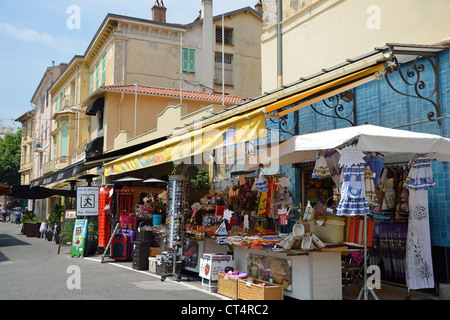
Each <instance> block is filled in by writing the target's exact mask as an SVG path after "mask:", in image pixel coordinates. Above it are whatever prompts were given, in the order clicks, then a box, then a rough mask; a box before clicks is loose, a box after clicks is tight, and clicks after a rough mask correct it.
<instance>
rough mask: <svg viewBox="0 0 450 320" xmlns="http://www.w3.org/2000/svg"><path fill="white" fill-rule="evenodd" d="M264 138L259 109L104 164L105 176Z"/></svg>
mask: <svg viewBox="0 0 450 320" xmlns="http://www.w3.org/2000/svg"><path fill="white" fill-rule="evenodd" d="M263 137H267V130H266V122H265V117H264V114H263V113H262V112H261V108H260V109H257V110H254V111H252V112H249V113H247V114H244V115H239V116H235V117H232V118H229V119H226V120H224V121H222V122H220V123H215V124H213V125H210V126H208V127H206V128H199V129H197V130H195V131H192V132H188V133H185V134H183V135H180V136H176V137H172V138H170V139H168V140H166V141H162V142H159V143H157V144H154V145H152V146H150V147H147V148H144V149H142V150H139V151H136V152H134V153H131V154H129V155H126V156H124V157H121V158H119V159H116V160H114V161H111V162H109V163H107V164H106V165H105V171H104V172H105V176H110V175H117V174H121V173H125V172H129V171H134V170H140V169H145V168H149V167H152V166H155V165H159V164H163V163H166V162H172V161H176V160H180V159H183V158H187V157H191V156H194V155H198V154H201V153H203V152H206V151H211V150H213V149H216V148H219V147H223V146H227V145H232V144H237V143H242V142H245V141H250V140H253V139H256V138H263Z"/></svg>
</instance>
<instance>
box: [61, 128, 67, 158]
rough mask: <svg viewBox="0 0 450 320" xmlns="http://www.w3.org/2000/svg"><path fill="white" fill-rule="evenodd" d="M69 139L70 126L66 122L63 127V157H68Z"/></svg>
mask: <svg viewBox="0 0 450 320" xmlns="http://www.w3.org/2000/svg"><path fill="white" fill-rule="evenodd" d="M68 138H69V126H68V124H67V122H64V123H63V125H62V126H61V152H60V156H61V157H67V153H68V144H67V143H68Z"/></svg>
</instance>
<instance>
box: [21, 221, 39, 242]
mask: <svg viewBox="0 0 450 320" xmlns="http://www.w3.org/2000/svg"><path fill="white" fill-rule="evenodd" d="M23 227H24V229H25V235H26V236H27V237H28V238H32V237H36V223H34V222H27V221H25V222H24V223H23Z"/></svg>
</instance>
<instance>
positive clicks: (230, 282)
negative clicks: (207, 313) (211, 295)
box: [217, 273, 239, 300]
mask: <svg viewBox="0 0 450 320" xmlns="http://www.w3.org/2000/svg"><path fill="white" fill-rule="evenodd" d="M238 281H239V279H238V278H233V277H226V276H225V273H219V279H218V280H217V293H218V294H221V295H223V296H225V297H228V298H231V299H233V300H237V299H238Z"/></svg>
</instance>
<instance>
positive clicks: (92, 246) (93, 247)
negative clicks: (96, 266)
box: [86, 239, 98, 256]
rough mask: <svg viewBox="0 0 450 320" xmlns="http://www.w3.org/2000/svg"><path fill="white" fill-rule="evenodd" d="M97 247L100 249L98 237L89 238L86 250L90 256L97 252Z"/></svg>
mask: <svg viewBox="0 0 450 320" xmlns="http://www.w3.org/2000/svg"><path fill="white" fill-rule="evenodd" d="M97 249H98V240H97V239H92V240H87V243H86V252H87V254H88V256H93V255H95V254H96V253H97Z"/></svg>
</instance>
